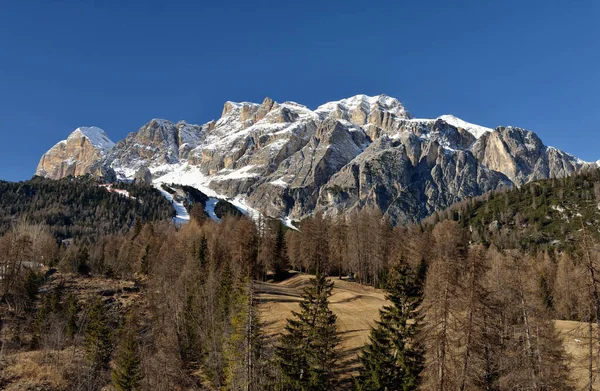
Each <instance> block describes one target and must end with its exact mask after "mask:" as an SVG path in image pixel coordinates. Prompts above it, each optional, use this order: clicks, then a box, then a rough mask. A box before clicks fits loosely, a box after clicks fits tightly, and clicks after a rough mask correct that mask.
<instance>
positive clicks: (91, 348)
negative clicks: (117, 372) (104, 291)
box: [84, 298, 112, 372]
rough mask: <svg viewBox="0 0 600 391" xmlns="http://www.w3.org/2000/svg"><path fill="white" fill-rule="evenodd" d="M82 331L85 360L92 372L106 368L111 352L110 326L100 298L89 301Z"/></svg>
mask: <svg viewBox="0 0 600 391" xmlns="http://www.w3.org/2000/svg"><path fill="white" fill-rule="evenodd" d="M84 333H85V352H86V360H87V362H88V364H89V365H90V368H91V369H92V372H98V371H101V370H103V369H106V368H107V367H108V362H109V361H110V354H111V352H112V343H111V328H110V325H109V322H108V316H107V314H106V307H105V306H104V303H102V300H101V299H100V298H96V299H95V300H94V301H93V303H91V306H90V308H89V312H88V315H87V322H86V324H85V328H84Z"/></svg>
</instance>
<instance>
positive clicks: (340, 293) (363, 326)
mask: <svg viewBox="0 0 600 391" xmlns="http://www.w3.org/2000/svg"><path fill="white" fill-rule="evenodd" d="M310 278H311V276H308V275H296V276H294V277H292V278H290V279H289V280H286V281H283V282H280V283H260V282H259V283H257V288H258V293H259V300H260V304H259V308H260V315H261V320H262V322H263V327H264V330H265V333H266V334H267V336H268V337H270V341H271V343H274V342H275V341H276V339H277V338H278V337H279V335H280V333H281V332H282V331H283V328H284V326H285V324H286V319H287V318H289V317H291V316H292V311H298V310H299V306H298V303H299V302H300V300H301V294H302V289H303V288H304V287H305V286H307V285H308V281H309V279H310ZM331 280H332V281H333V282H334V284H335V286H334V289H333V295H332V296H331V298H330V308H331V309H332V311H333V312H334V313H335V314H336V315H337V317H338V320H337V324H338V330H339V332H340V334H341V336H342V342H341V346H340V356H341V360H340V364H341V365H340V367H341V372H342V374H343V376H342V378H343V379H346V380H348V379H349V378H351V377H352V376H353V375H355V374H356V369H357V365H358V360H357V359H358V355H359V354H360V349H361V347H362V346H364V344H365V343H366V342H367V341H368V338H369V333H370V331H371V327H372V326H373V325H374V323H375V321H376V320H378V319H379V309H380V308H381V307H382V306H384V305H385V304H386V300H385V297H384V292H383V291H382V290H379V289H374V288H371V287H366V286H362V285H360V284H358V283H354V282H348V281H340V280H338V279H337V278H332V279H331ZM555 327H556V329H557V330H558V332H559V333H560V335H561V337H562V339H563V344H564V346H565V350H566V351H567V354H568V355H569V363H568V365H569V367H570V369H571V377H572V379H573V381H575V383H576V385H577V389H583V388H584V387H585V385H587V381H588V380H587V363H586V359H585V358H586V355H587V353H588V349H589V345H588V337H587V333H588V329H587V323H580V322H572V321H564V320H557V321H556V322H555ZM594 335H595V336H596V335H597V334H596V328H595V326H594ZM593 349H594V351H595V352H597V351H598V350H597V349H598V344H597V343H595V344H594V346H593ZM599 380H600V379H598V380H596V382H598V381H599Z"/></svg>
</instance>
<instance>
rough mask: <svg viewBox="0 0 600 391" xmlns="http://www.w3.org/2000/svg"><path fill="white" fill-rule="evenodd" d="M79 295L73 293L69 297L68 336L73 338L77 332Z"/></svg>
mask: <svg viewBox="0 0 600 391" xmlns="http://www.w3.org/2000/svg"><path fill="white" fill-rule="evenodd" d="M78 311H79V308H78V306H77V297H76V296H75V294H73V293H71V294H70V295H69V298H68V299H67V337H69V338H73V337H74V336H75V334H76V333H77V312H78Z"/></svg>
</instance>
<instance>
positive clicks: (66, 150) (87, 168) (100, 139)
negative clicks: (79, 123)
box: [36, 127, 115, 179]
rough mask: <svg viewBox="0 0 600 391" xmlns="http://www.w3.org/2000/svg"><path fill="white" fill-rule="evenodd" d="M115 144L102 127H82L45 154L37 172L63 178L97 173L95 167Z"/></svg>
mask: <svg viewBox="0 0 600 391" xmlns="http://www.w3.org/2000/svg"><path fill="white" fill-rule="evenodd" d="M114 145H115V143H113V142H112V141H111V140H110V139H109V138H108V136H107V135H106V133H105V132H104V130H102V129H100V128H97V127H89V128H88V127H82V128H78V129H76V130H75V131H74V132H73V133H71V135H70V136H69V137H68V138H67V139H66V140H63V141H61V142H59V143H58V144H56V145H55V146H54V147H52V148H51V149H50V150H49V151H48V152H46V153H45V154H44V155H43V156H42V158H41V159H40V163H39V164H38V168H37V171H36V175H39V176H44V177H47V178H52V179H60V178H64V177H67V176H69V175H73V176H80V175H86V174H90V173H92V174H96V171H95V169H94V167H97V163H98V161H100V160H101V159H102V157H103V156H104V155H105V154H106V152H107V151H108V150H110V149H111V148H112V147H113V146H114Z"/></svg>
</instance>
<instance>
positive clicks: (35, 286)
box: [25, 269, 44, 303]
mask: <svg viewBox="0 0 600 391" xmlns="http://www.w3.org/2000/svg"><path fill="white" fill-rule="evenodd" d="M43 283H44V277H43V276H42V275H41V274H39V273H36V272H35V271H34V270H32V269H29V270H28V271H27V275H26V276H25V292H26V293H27V298H28V299H29V301H30V302H31V303H32V302H34V301H35V298H36V296H37V293H38V290H39V289H40V287H41V286H42V284H43Z"/></svg>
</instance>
